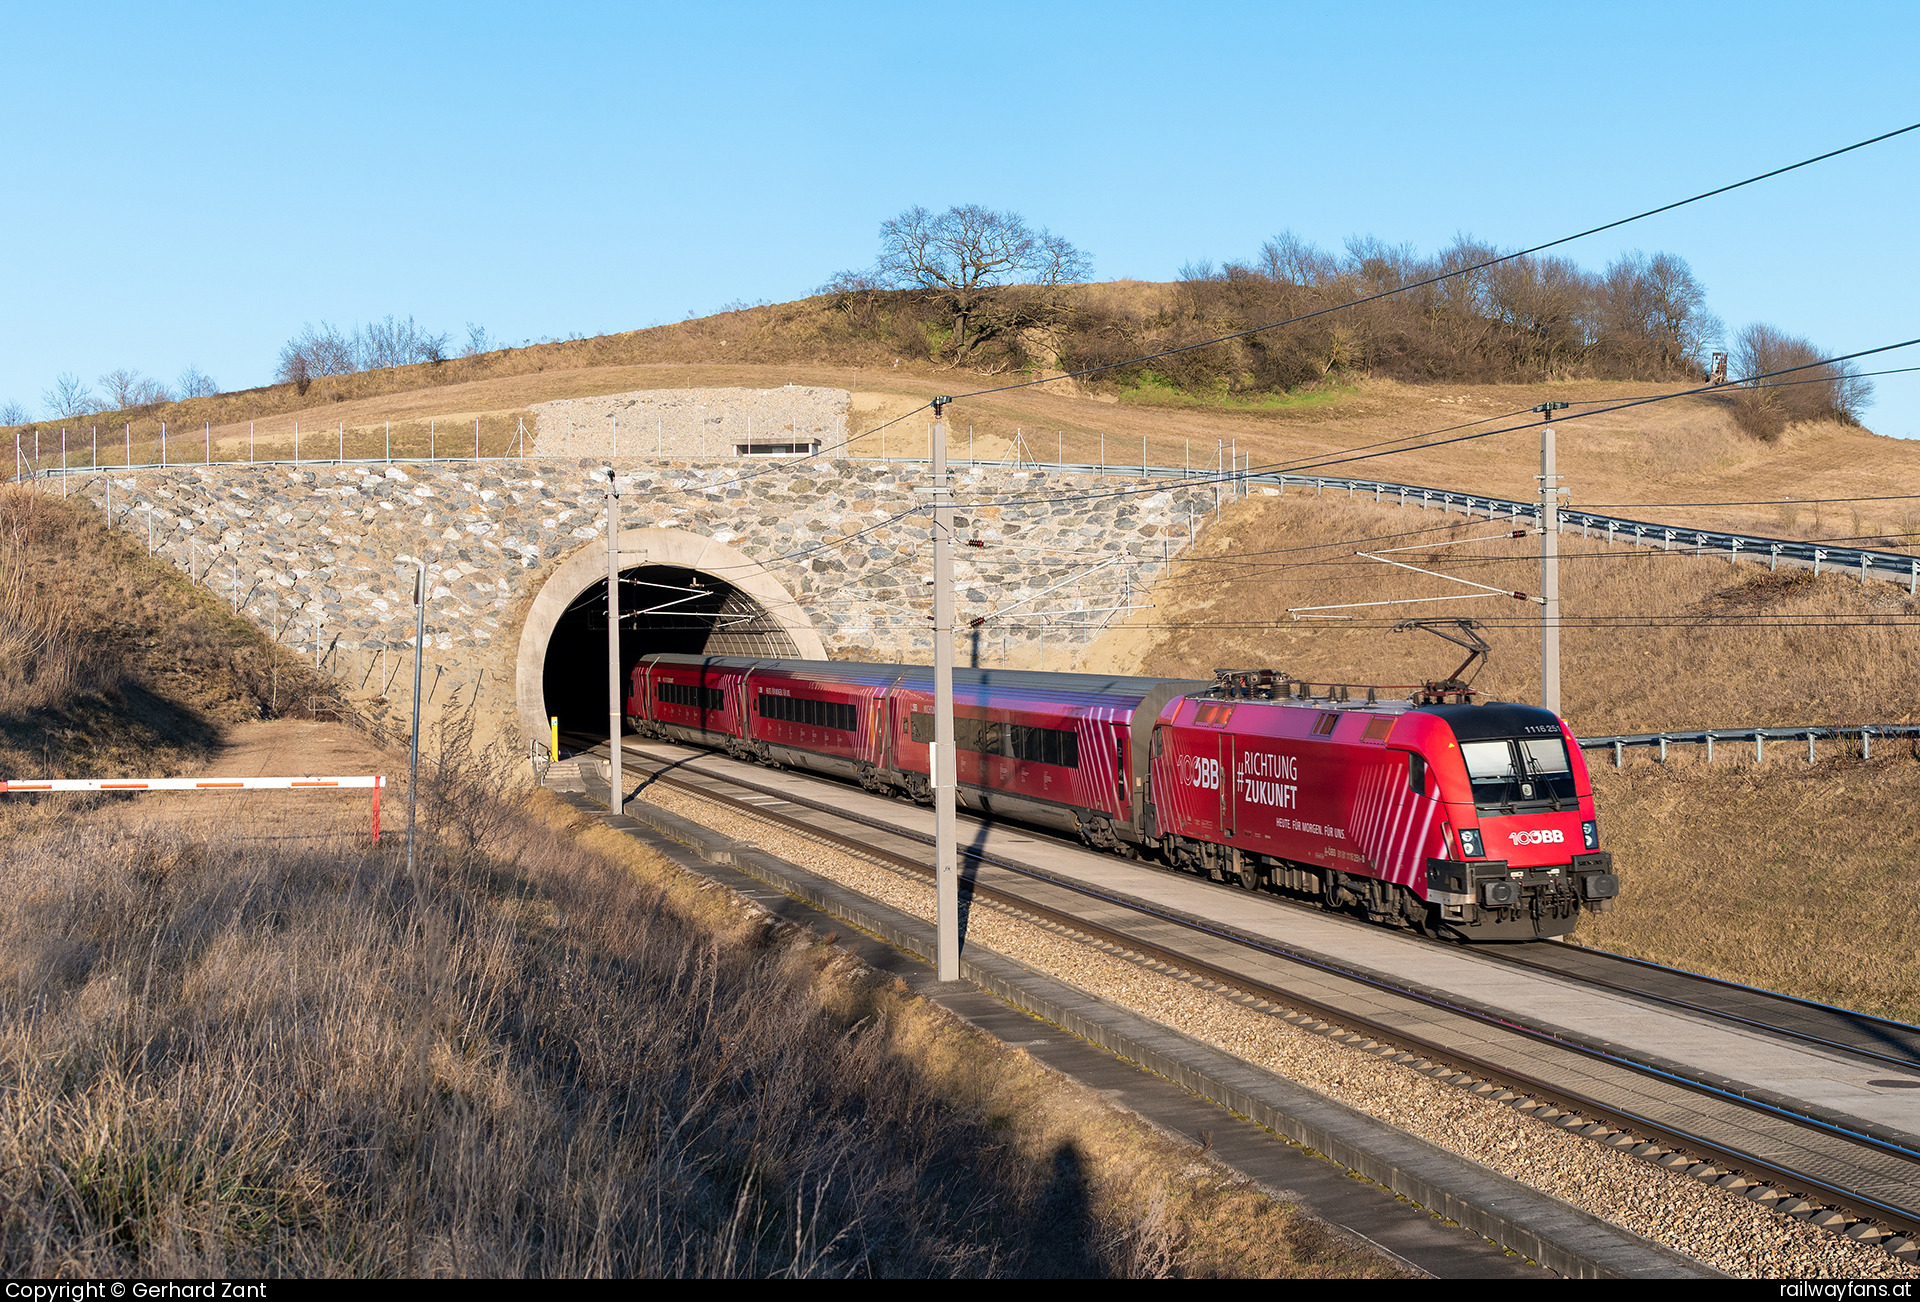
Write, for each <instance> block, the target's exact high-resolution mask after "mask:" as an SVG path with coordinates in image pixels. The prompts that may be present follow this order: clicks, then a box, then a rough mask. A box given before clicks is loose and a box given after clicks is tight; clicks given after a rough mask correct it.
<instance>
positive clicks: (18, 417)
mask: <svg viewBox="0 0 1920 1302" xmlns="http://www.w3.org/2000/svg"><path fill="white" fill-rule="evenodd" d="M32 419H33V413H32V412H30V411H28V410H27V409H26V408H25V407H24V406H22V405H21V404H19V403H17V402H9V403H4V404H0V425H25V424H26V423H27V422H28V421H30V420H32Z"/></svg>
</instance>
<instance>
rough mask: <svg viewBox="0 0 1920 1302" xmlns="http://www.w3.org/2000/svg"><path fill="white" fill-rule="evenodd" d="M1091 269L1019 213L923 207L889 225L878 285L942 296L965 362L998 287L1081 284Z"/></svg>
mask: <svg viewBox="0 0 1920 1302" xmlns="http://www.w3.org/2000/svg"><path fill="white" fill-rule="evenodd" d="M1091 268H1092V259H1090V258H1089V257H1088V256H1087V255H1086V254H1085V253H1083V252H1081V251H1080V250H1079V249H1077V248H1075V247H1074V246H1073V245H1072V244H1071V243H1069V242H1068V241H1066V240H1065V239H1063V238H1061V237H1060V236H1058V235H1055V234H1053V233H1052V232H1051V231H1048V230H1046V229H1045V228H1042V229H1041V230H1038V231H1035V230H1034V229H1033V228H1031V227H1030V226H1028V225H1027V223H1026V219H1025V218H1023V217H1021V216H1020V214H1018V213H1013V212H995V211H993V210H992V209H991V208H983V207H981V206H980V205H979V204H962V205H960V206H958V207H954V208H949V209H947V210H946V211H945V212H943V213H939V214H935V213H932V212H929V211H928V210H927V209H925V208H922V207H918V206H916V207H913V208H909V209H907V211H905V212H903V213H901V214H900V215H899V216H898V217H895V218H893V219H892V220H890V221H887V222H884V223H882V225H881V227H880V259H879V261H878V262H877V263H875V264H874V270H873V279H874V281H876V282H877V283H879V284H882V285H887V286H891V287H894V288H900V289H909V288H912V289H921V290H925V291H928V292H930V293H931V294H933V295H934V296H936V297H937V298H938V299H939V300H940V301H941V302H942V303H943V304H944V305H945V306H946V308H947V310H948V312H949V313H950V314H951V316H952V318H953V339H952V341H951V347H952V349H953V352H954V355H955V356H964V355H965V354H966V352H967V350H968V349H969V348H971V347H972V346H973V345H974V344H975V343H976V342H978V337H979V336H978V333H977V332H976V331H975V330H974V317H975V315H976V314H977V313H978V312H979V310H980V308H981V306H982V304H983V303H984V302H985V301H986V300H987V299H988V298H989V296H990V295H991V294H992V292H993V291H994V290H995V289H996V288H998V287H1000V286H1004V285H1008V284H1012V283H1016V282H1025V283H1034V284H1039V285H1042V286H1046V287H1049V288H1051V287H1054V286H1059V285H1067V284H1074V283H1077V282H1079V281H1082V280H1085V279H1086V277H1087V273H1088V272H1089V271H1090V270H1091ZM843 274H844V273H843Z"/></svg>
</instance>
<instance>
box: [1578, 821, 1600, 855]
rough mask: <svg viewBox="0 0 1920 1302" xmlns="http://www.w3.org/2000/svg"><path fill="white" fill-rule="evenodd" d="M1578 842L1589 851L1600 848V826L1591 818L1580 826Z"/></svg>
mask: <svg viewBox="0 0 1920 1302" xmlns="http://www.w3.org/2000/svg"><path fill="white" fill-rule="evenodd" d="M1580 840H1581V842H1582V844H1584V845H1585V846H1586V848H1587V849H1589V850H1598V849H1599V848H1600V824H1598V823H1596V822H1594V821H1593V820H1592V819H1591V818H1589V819H1587V820H1586V821H1585V822H1583V823H1581V824H1580Z"/></svg>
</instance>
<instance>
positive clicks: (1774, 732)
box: [1580, 723, 1920, 768]
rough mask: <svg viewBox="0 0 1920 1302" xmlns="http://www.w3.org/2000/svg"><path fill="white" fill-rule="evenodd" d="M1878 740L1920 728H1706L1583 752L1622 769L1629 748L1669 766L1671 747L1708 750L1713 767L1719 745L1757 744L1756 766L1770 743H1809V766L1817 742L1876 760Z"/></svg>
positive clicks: (1606, 743)
mask: <svg viewBox="0 0 1920 1302" xmlns="http://www.w3.org/2000/svg"><path fill="white" fill-rule="evenodd" d="M1875 737H1895V738H1897V737H1913V738H1920V724H1910V723H1866V724H1858V725H1853V726H1839V725H1834V724H1813V725H1802V726H1797V727H1791V728H1703V729H1699V730H1697V731H1693V732H1636V733H1623V734H1621V735H1619V736H1615V737H1582V738H1580V749H1581V750H1611V751H1612V752H1613V766H1614V767H1615V768H1619V767H1620V766H1621V765H1622V764H1623V763H1625V761H1626V752H1627V748H1628V747H1630V746H1631V747H1658V748H1659V750H1660V759H1661V761H1662V762H1665V760H1666V758H1667V747H1668V746H1702V745H1703V746H1705V747H1706V748H1707V763H1709V764H1711V763H1713V747H1714V743H1715V742H1733V743H1736V744H1738V743H1741V742H1751V743H1753V762H1754V763H1756V764H1758V763H1760V762H1762V761H1763V760H1765V759H1766V757H1767V743H1768V742H1770V741H1780V742H1799V741H1805V742H1806V743H1807V763H1809V764H1811V763H1813V761H1814V750H1813V744H1814V743H1815V742H1816V741H1837V742H1856V741H1857V742H1858V743H1859V744H1860V758H1861V759H1863V760H1864V759H1872V758H1873V739H1874V738H1875Z"/></svg>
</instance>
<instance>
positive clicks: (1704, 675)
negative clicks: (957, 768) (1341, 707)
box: [1083, 493, 1920, 734]
mask: <svg viewBox="0 0 1920 1302" xmlns="http://www.w3.org/2000/svg"><path fill="white" fill-rule="evenodd" d="M1506 535H1507V530H1505V529H1504V528H1503V527H1502V526H1500V525H1499V524H1496V523H1489V522H1488V521H1486V520H1484V519H1481V520H1475V521H1473V522H1471V523H1469V522H1467V521H1466V520H1465V519H1464V518H1463V517H1462V516H1460V515H1459V514H1457V513H1456V514H1453V515H1447V514H1445V513H1443V512H1441V511H1438V510H1431V511H1418V510H1411V509H1402V508H1399V507H1386V506H1374V505H1373V504H1372V503H1371V502H1366V501H1353V502H1349V501H1348V500H1347V499H1346V497H1345V496H1344V494H1339V495H1323V496H1321V497H1318V498H1316V497H1314V496H1313V495H1312V494H1311V493H1306V494H1301V493H1289V494H1287V495H1284V496H1279V497H1266V496H1261V495H1255V496H1252V497H1249V498H1245V499H1243V500H1241V501H1238V502H1234V503H1232V504H1231V505H1230V506H1229V507H1228V508H1227V509H1226V510H1225V512H1224V513H1223V516H1222V519H1221V522H1220V523H1219V524H1218V525H1212V526H1209V527H1208V528H1207V529H1206V530H1205V531H1204V532H1203V533H1202V534H1201V536H1200V538H1199V540H1198V542H1197V543H1196V545H1195V546H1194V547H1193V549H1192V550H1191V551H1190V552H1189V553H1188V554H1187V555H1186V556H1185V557H1184V558H1182V559H1180V560H1177V561H1176V562H1175V564H1174V567H1173V571H1172V573H1171V575H1170V576H1169V577H1168V578H1167V579H1166V580H1165V581H1163V582H1162V583H1160V584H1159V585H1158V586H1156V587H1155V589H1154V590H1153V593H1152V595H1151V597H1150V600H1151V602H1152V603H1153V604H1152V608H1151V609H1149V610H1146V611H1142V612H1139V613H1137V614H1136V615H1134V616H1131V617H1130V618H1129V621H1128V625H1127V626H1124V627H1120V628H1116V629H1114V630H1112V631H1110V632H1109V633H1108V634H1107V635H1106V636H1105V637H1104V638H1103V639H1102V640H1101V641H1100V642H1098V643H1096V644H1095V645H1094V646H1093V647H1092V648H1090V649H1089V651H1088V652H1087V653H1085V655H1084V657H1083V658H1084V663H1086V664H1088V665H1098V666H1099V667H1100V668H1102V669H1114V670H1122V671H1138V672H1142V673H1150V674H1167V675H1171V676H1186V675H1190V674H1192V673H1194V672H1195V671H1199V672H1202V673H1203V674H1204V673H1206V672H1209V671H1210V670H1211V669H1213V668H1214V667H1216V666H1231V667H1256V666H1258V667H1273V668H1278V669H1282V670H1285V671H1286V672H1288V673H1291V674H1293V675H1294V676H1295V677H1299V678H1308V679H1313V680H1316V681H1332V682H1356V683H1397V684H1414V683H1419V682H1421V681H1423V680H1425V679H1427V678H1432V677H1438V676H1442V675H1444V674H1445V673H1446V672H1448V671H1449V670H1451V669H1452V668H1453V666H1454V665H1455V664H1456V663H1457V662H1458V661H1459V659H1460V658H1461V654H1462V653H1461V652H1459V651H1457V650H1455V649H1454V648H1453V647H1451V646H1448V645H1446V644H1444V643H1442V642H1440V641H1438V640H1436V639H1435V638H1433V637H1432V636H1431V635H1429V634H1423V633H1392V632H1388V631H1386V626H1389V625H1391V624H1392V623H1394V622H1396V621H1398V620H1403V619H1415V618H1454V617H1460V616H1467V617H1472V618H1474V619H1478V620H1481V621H1484V622H1486V623H1487V624H1488V625H1489V627H1488V629H1487V630H1486V633H1485V636H1486V639H1487V641H1488V642H1489V643H1490V644H1491V645H1492V647H1493V654H1492V657H1491V661H1490V664H1489V666H1488V668H1487V669H1486V670H1485V672H1484V673H1482V675H1481V677H1480V678H1479V680H1478V683H1477V686H1478V687H1480V688H1481V689H1482V690H1484V691H1487V692H1489V693H1491V694H1492V695H1494V696H1496V697H1500V698H1505V699H1512V700H1537V699H1538V698H1539V692H1540V678H1539V665H1540V640H1539V636H1540V635H1539V612H1540V608H1539V607H1538V606H1536V605H1533V604H1531V603H1521V602H1518V601H1514V600H1512V599H1510V598H1507V597H1498V596H1492V597H1486V598H1476V599H1473V600H1467V601H1445V602H1433V603H1428V604H1411V605H1389V606H1380V607H1372V608H1366V607H1362V608H1358V609H1349V610H1339V611H1328V612H1323V613H1322V617H1320V618H1307V619H1294V618H1291V617H1290V616H1289V615H1288V614H1287V611H1288V610H1290V609H1295V608H1300V607H1309V606H1331V605H1340V604H1344V603H1351V602H1369V601H1401V600H1406V599H1410V598H1419V597H1434V596H1453V595H1457V594H1461V593H1466V592H1467V591H1468V589H1466V588H1463V587H1460V586H1458V585H1455V584H1450V583H1446V582H1444V581H1442V580H1440V579H1437V578H1429V577H1426V576H1424V575H1419V574H1414V573H1411V572H1409V571H1407V570H1403V569H1397V568H1393V567H1390V566H1388V565H1385V564H1382V563H1380V562H1378V561H1372V560H1366V559H1362V558H1361V557H1359V556H1358V555H1356V553H1357V552H1359V551H1363V550H1364V551H1376V550H1378V549H1382V548H1403V547H1405V548H1413V549H1414V550H1409V551H1401V552H1397V553H1395V556H1394V559H1396V560H1399V561H1403V562H1406V563H1409V564H1412V565H1417V566H1420V567H1422V568H1425V569H1432V570H1438V571H1441V572H1443V573H1448V574H1455V575H1459V576H1460V577H1462V578H1466V579H1470V580H1472V581H1474V582H1477V583H1483V584H1487V585H1489V586H1492V587H1498V588H1504V589H1508V590H1519V591H1527V592H1538V591H1539V589H1540V562H1539V547H1540V540H1539V539H1538V538H1537V537H1526V538H1512V537H1508V536H1506ZM1471 538H1478V539H1483V540H1484V541H1479V542H1462V541H1461V540H1464V539H1471ZM1449 543H1453V544H1457V545H1452V546H1448V545H1446V544H1449ZM1561 557H1562V559H1561V566H1560V591H1561V600H1562V615H1563V620H1564V621H1565V622H1566V623H1567V625H1569V626H1568V627H1567V628H1566V629H1565V630H1564V632H1563V633H1562V637H1561V663H1562V671H1561V672H1562V682H1563V686H1562V698H1561V702H1562V709H1563V710H1564V712H1565V713H1566V715H1567V717H1568V718H1569V719H1570V720H1571V721H1572V722H1573V725H1574V727H1575V728H1576V729H1577V730H1578V731H1580V732H1582V733H1587V734H1603V733H1614V732H1644V731H1652V730H1657V729H1678V728H1701V727H1710V726H1714V725H1728V726H1732V725H1736V724H1746V725H1754V724H1787V723H1795V722H1849V723H1912V722H1914V721H1916V719H1920V686H1917V684H1920V640H1917V636H1916V635H1920V628H1917V627H1916V626H1915V624H1914V623H1913V619H1914V617H1915V616H1917V615H1920V604H1916V602H1915V599H1914V598H1912V597H1909V596H1908V595H1907V593H1906V590H1905V588H1904V587H1901V586H1898V585H1894V584H1889V583H1881V582H1875V583H1871V584H1868V585H1865V586H1862V585H1861V584H1860V582H1859V581H1858V580H1857V579H1850V578H1847V577H1845V576H1844V575H1840V574H1831V573H1829V574H1822V575H1821V576H1819V577H1818V578H1815V577H1814V576H1813V575H1812V574H1811V573H1810V572H1808V571H1804V570H1794V571H1784V570H1783V571H1781V572H1779V573H1777V574H1776V573H1772V572H1769V571H1768V570H1767V568H1766V566H1765V565H1764V564H1754V563H1752V562H1742V563H1741V564H1739V565H1730V564H1728V563H1727V561H1726V560H1724V559H1720V560H1708V559H1701V558H1696V557H1694V556H1693V555H1691V554H1690V553H1688V552H1687V551H1685V550H1677V551H1674V552H1665V551H1656V550H1650V549H1645V548H1634V547H1629V546H1627V545H1625V544H1620V545H1617V546H1615V547H1612V548H1609V547H1608V546H1607V544H1606V543H1605V542H1604V541H1602V540H1599V539H1590V540H1589V539H1581V538H1580V537H1579V536H1578V535H1568V536H1566V537H1565V538H1563V539H1562V541H1561ZM1835 619H1845V620H1850V621H1862V625H1861V626H1845V627H1842V626H1835V625H1834V624H1833V623H1832V621H1833V620H1835ZM1589 622H1591V623H1592V624H1593V625H1595V626H1592V627H1587V626H1585V625H1587V624H1588V623H1589Z"/></svg>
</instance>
